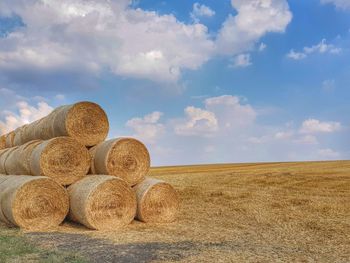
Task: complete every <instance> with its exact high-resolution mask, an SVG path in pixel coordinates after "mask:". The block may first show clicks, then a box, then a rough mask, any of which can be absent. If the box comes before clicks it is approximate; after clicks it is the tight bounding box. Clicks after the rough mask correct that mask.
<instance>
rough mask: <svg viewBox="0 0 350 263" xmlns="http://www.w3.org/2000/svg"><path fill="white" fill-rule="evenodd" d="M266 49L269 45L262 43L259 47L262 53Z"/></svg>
mask: <svg viewBox="0 0 350 263" xmlns="http://www.w3.org/2000/svg"><path fill="white" fill-rule="evenodd" d="M266 47H267V45H266V44H265V43H263V42H261V43H260V45H259V48H258V50H259V51H260V52H261V51H264V50H265V49H266Z"/></svg>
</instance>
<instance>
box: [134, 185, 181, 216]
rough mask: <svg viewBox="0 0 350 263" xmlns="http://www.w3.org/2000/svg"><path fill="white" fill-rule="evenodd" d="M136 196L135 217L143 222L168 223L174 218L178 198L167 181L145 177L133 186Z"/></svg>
mask: <svg viewBox="0 0 350 263" xmlns="http://www.w3.org/2000/svg"><path fill="white" fill-rule="evenodd" d="M134 190H135V192H136V198H137V214H136V218H137V219H138V220H140V221H143V222H150V223H168V222H173V221H175V220H176V216H177V213H178V210H179V198H178V196H177V193H176V191H175V189H174V188H173V187H172V186H171V185H170V184H168V183H166V182H164V181H161V180H157V179H153V178H146V179H145V180H144V181H142V182H141V183H139V184H137V185H136V186H135V187H134Z"/></svg>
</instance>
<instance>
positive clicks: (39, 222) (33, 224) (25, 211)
mask: <svg viewBox="0 0 350 263" xmlns="http://www.w3.org/2000/svg"><path fill="white" fill-rule="evenodd" d="M68 211H69V198H68V194H67V191H66V189H64V188H63V187H62V186H60V185H59V184H57V183H56V182H54V181H53V180H51V179H50V178H47V177H42V176H25V175H24V176H21V175H16V176H12V175H0V220H2V221H3V222H5V223H7V224H9V225H16V226H19V227H21V228H24V229H28V230H43V229H50V228H53V227H56V226H58V225H59V224H61V223H62V221H63V220H64V218H65V217H66V215H67V213H68Z"/></svg>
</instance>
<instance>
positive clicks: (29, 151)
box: [0, 102, 179, 230]
mask: <svg viewBox="0 0 350 263" xmlns="http://www.w3.org/2000/svg"><path fill="white" fill-rule="evenodd" d="M108 131H109V123H108V118H107V115H106V114H105V112H104V111H103V109H102V108H101V107H100V106H99V105H97V104H95V103H91V102H79V103H76V104H72V105H65V106H61V107H59V108H56V109H55V110H54V111H53V112H52V113H50V114H49V115H47V116H46V117H44V118H42V119H40V120H37V121H35V122H33V123H30V124H27V125H24V126H22V127H19V128H17V129H16V130H14V131H11V132H10V133H8V134H5V135H3V136H1V137H0V220H1V221H3V222H5V223H7V224H9V225H16V226H19V227H22V228H25V229H47V228H51V227H55V226H58V225H59V224H61V223H62V222H63V220H64V218H66V217H67V218H68V219H70V220H71V221H74V222H77V223H80V224H83V225H85V226H86V227H88V228H91V229H107V230H113V229H117V228H119V227H122V226H125V225H127V224H129V223H130V222H132V221H133V219H134V218H136V219H138V220H139V221H143V222H153V223H166V222H172V221H174V220H175V219H176V215H177V211H178V208H179V200H178V197H177V194H176V191H175V190H174V188H173V187H172V186H171V185H170V184H167V183H165V182H163V181H160V180H156V179H152V178H147V177H146V175H147V173H148V171H149V168H150V155H149V152H148V150H147V148H146V147H145V145H144V144H143V143H141V142H140V141H138V140H136V139H133V138H117V139H111V140H107V141H105V139H106V137H107V134H108Z"/></svg>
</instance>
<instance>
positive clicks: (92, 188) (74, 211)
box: [68, 175, 136, 230]
mask: <svg viewBox="0 0 350 263" xmlns="http://www.w3.org/2000/svg"><path fill="white" fill-rule="evenodd" d="M68 193H69V199H70V211H69V218H70V219H71V220H72V221H75V222H78V223H81V224H83V225H85V226H87V227H88V228H91V229H99V230H102V229H103V230H113V229H116V228H119V227H122V226H125V225H127V224H129V223H130V222H131V221H132V220H133V219H134V217H135V214H136V197H135V193H134V192H133V190H132V189H131V188H130V187H129V186H128V185H127V183H126V182H125V181H124V180H122V179H120V178H118V177H115V176H108V175H88V176H86V177H85V178H84V179H82V180H80V181H78V182H76V183H74V184H72V185H71V186H69V187H68Z"/></svg>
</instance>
